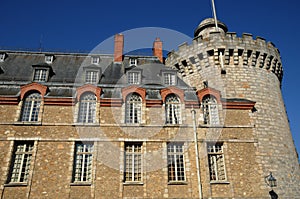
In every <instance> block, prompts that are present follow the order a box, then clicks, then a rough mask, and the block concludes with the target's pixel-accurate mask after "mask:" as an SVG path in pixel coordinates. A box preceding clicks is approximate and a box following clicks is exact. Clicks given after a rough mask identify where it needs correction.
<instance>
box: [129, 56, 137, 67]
mask: <svg viewBox="0 0 300 199" xmlns="http://www.w3.org/2000/svg"><path fill="white" fill-rule="evenodd" d="M136 65H137V59H135V58H130V59H129V66H136Z"/></svg>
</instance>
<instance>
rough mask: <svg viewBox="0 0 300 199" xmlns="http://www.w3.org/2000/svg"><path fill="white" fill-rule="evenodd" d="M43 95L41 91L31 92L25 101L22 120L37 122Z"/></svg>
mask: <svg viewBox="0 0 300 199" xmlns="http://www.w3.org/2000/svg"><path fill="white" fill-rule="evenodd" d="M41 101H42V97H41V94H39V93H31V94H30V95H28V96H27V97H26V98H25V99H24V101H23V107H22V112H21V121H25V122H26V121H27V122H36V121H38V116H39V112H40V106H41Z"/></svg>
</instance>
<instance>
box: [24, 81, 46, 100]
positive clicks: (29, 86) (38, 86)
mask: <svg viewBox="0 0 300 199" xmlns="http://www.w3.org/2000/svg"><path fill="white" fill-rule="evenodd" d="M47 89H48V87H47V86H44V85H42V84H38V83H36V82H33V83H31V84H26V85H24V86H21V100H23V98H24V96H25V94H26V93H27V92H28V91H32V90H35V91H38V92H39V93H40V94H41V96H42V99H44V96H45V94H46V92H47Z"/></svg>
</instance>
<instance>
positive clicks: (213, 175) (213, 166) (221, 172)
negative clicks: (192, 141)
mask: <svg viewBox="0 0 300 199" xmlns="http://www.w3.org/2000/svg"><path fill="white" fill-rule="evenodd" d="M207 154H208V155H207V157H208V167H209V178H210V181H212V182H213V181H217V182H218V181H226V179H227V177H226V168H225V159H224V148H223V143H207Z"/></svg>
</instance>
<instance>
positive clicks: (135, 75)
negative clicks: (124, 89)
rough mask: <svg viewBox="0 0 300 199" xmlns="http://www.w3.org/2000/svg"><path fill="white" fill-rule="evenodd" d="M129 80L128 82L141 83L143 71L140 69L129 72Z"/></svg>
mask: <svg viewBox="0 0 300 199" xmlns="http://www.w3.org/2000/svg"><path fill="white" fill-rule="evenodd" d="M127 82H128V84H140V82H141V72H139V71H130V72H127Z"/></svg>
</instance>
